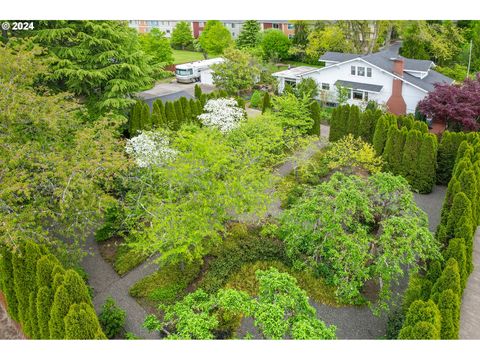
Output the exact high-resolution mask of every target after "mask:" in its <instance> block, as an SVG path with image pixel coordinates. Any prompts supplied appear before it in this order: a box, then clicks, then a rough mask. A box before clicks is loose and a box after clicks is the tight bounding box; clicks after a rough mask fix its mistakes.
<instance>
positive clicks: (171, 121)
mask: <svg viewBox="0 0 480 360" xmlns="http://www.w3.org/2000/svg"><path fill="white" fill-rule="evenodd" d="M165 116H166V120H167V127H168V128H169V129H170V130H174V129H175V127H176V123H177V115H176V113H175V108H174V107H173V103H172V102H170V101H167V102H166V103H165Z"/></svg>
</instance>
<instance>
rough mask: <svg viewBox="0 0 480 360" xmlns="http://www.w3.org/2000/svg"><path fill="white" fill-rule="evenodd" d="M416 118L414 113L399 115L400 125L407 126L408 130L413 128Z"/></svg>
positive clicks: (400, 126)
mask: <svg viewBox="0 0 480 360" xmlns="http://www.w3.org/2000/svg"><path fill="white" fill-rule="evenodd" d="M414 121H415V119H414V118H413V116H412V115H402V116H399V117H398V127H399V128H402V127H405V128H407V130H411V129H412V127H413V123H414Z"/></svg>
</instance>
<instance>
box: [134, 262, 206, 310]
mask: <svg viewBox="0 0 480 360" xmlns="http://www.w3.org/2000/svg"><path fill="white" fill-rule="evenodd" d="M200 270H201V266H200V265H199V264H196V263H192V264H189V265H186V266H185V267H184V269H183V270H181V269H180V267H179V266H178V265H175V266H171V265H170V266H164V267H162V268H161V269H160V270H159V271H157V272H155V273H153V274H151V275H149V276H147V277H145V278H143V279H142V280H140V281H139V282H137V283H136V284H135V285H133V287H132V288H131V289H130V295H132V296H133V297H136V298H144V299H146V300H148V301H149V302H152V303H155V304H158V303H163V304H172V303H174V302H175V301H177V300H180V299H181V298H182V297H183V296H185V295H186V293H187V287H188V285H189V284H190V283H191V282H193V281H194V280H195V278H196V277H197V276H198V274H199V272H200Z"/></svg>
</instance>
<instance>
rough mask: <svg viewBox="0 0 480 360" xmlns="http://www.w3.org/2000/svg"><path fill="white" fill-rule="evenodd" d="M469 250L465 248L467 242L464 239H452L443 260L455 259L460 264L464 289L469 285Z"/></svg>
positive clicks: (459, 268)
mask: <svg viewBox="0 0 480 360" xmlns="http://www.w3.org/2000/svg"><path fill="white" fill-rule="evenodd" d="M466 254H467V250H466V247H465V240H464V239H462V238H454V239H451V240H450V242H449V243H448V248H447V249H446V250H445V252H444V254H443V258H444V259H445V260H448V259H450V258H454V259H455V260H456V261H457V264H458V271H459V273H460V283H461V285H462V289H464V288H465V285H466V284H467V278H468V272H467V270H468V269H467V255H466Z"/></svg>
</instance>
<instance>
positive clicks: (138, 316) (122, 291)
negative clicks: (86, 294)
mask: <svg viewBox="0 0 480 360" xmlns="http://www.w3.org/2000/svg"><path fill="white" fill-rule="evenodd" d="M86 246H87V251H88V252H89V255H87V256H85V258H84V259H83V261H82V266H83V268H84V269H85V271H86V272H87V273H88V276H89V284H90V286H91V287H93V304H94V306H95V310H96V311H97V313H98V314H99V313H100V311H101V309H102V305H103V303H104V302H105V300H106V299H107V298H108V297H109V296H111V297H112V298H113V299H114V300H115V302H116V303H117V305H118V306H119V307H121V308H122V309H124V310H125V311H126V313H127V316H126V321H125V330H126V331H128V332H132V333H134V334H135V335H137V336H139V337H141V338H142V339H158V338H159V335H158V333H157V332H153V333H149V332H148V331H147V330H145V329H144V328H143V327H142V324H143V321H144V320H145V317H146V316H147V315H148V314H147V312H146V311H145V309H144V308H143V307H142V306H140V304H139V303H138V302H137V301H136V300H135V299H134V298H133V297H131V296H130V294H129V293H128V292H129V290H130V288H131V287H132V286H133V284H135V283H136V282H137V281H139V280H140V279H143V278H144V277H145V276H148V275H150V274H152V273H154V272H155V271H156V270H157V269H158V267H157V266H156V265H154V264H153V263H152V262H151V261H150V262H149V261H147V262H145V263H144V264H142V265H140V266H138V267H136V268H135V269H133V270H132V271H130V272H129V273H127V274H126V275H125V276H123V277H120V276H119V275H118V274H117V273H116V272H115V270H114V269H113V267H112V266H111V265H110V264H109V263H107V262H106V261H105V260H104V259H103V258H102V256H101V255H100V251H99V247H98V244H97V242H96V241H95V239H94V237H93V234H92V235H91V236H89V238H88V239H87V243H86Z"/></svg>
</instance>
